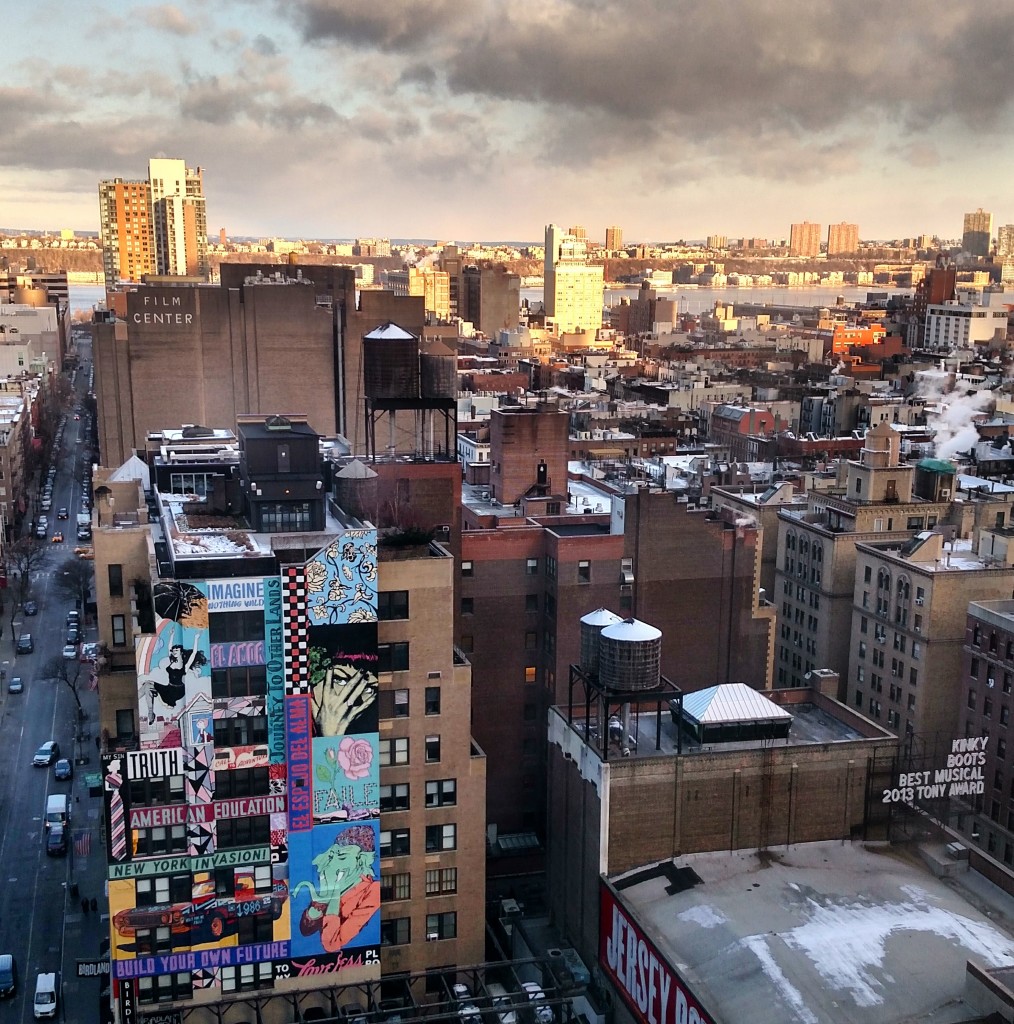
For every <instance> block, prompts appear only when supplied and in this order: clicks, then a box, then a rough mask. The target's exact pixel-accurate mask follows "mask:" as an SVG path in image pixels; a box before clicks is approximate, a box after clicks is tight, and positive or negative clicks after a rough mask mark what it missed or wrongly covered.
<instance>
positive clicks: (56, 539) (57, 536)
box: [52, 530, 63, 544]
mask: <svg viewBox="0 0 1014 1024" xmlns="http://www.w3.org/2000/svg"><path fill="white" fill-rule="evenodd" d="M52 543H54V544H62V543H63V530H57V531H56V533H54V534H53V541H52Z"/></svg>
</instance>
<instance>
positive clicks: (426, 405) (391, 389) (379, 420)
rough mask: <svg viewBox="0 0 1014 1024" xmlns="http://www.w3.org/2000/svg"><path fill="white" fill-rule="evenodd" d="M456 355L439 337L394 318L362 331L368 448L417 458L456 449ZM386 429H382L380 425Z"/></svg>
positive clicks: (446, 454)
mask: <svg viewBox="0 0 1014 1024" xmlns="http://www.w3.org/2000/svg"><path fill="white" fill-rule="evenodd" d="M457 369H458V368H457V356H456V355H455V354H454V352H453V351H451V350H450V349H449V348H447V347H446V346H445V345H444V344H443V343H442V342H440V341H433V342H420V339H419V338H418V337H417V336H416V335H414V334H412V333H411V332H410V331H406V330H404V329H403V328H401V327H399V326H398V325H397V324H395V323H386V324H384V325H383V326H381V327H378V328H376V329H375V330H373V331H370V333H369V334H366V335H364V336H363V394H364V395H365V398H366V448H367V454H368V456H369V457H370V458H371V459H373V460H375V459H376V457H377V427H378V425H379V424H386V441H385V439H384V438H383V437H382V438H381V442H380V443H381V447H382V451H386V452H387V454H389V455H403V456H408V457H411V458H416V459H419V458H421V459H432V458H434V457H441V458H450V457H453V456H454V454H455V452H456V450H457V432H458V423H457V420H458V407H457V388H458V372H457ZM381 433H383V430H382V431H381Z"/></svg>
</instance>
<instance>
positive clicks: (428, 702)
mask: <svg viewBox="0 0 1014 1024" xmlns="http://www.w3.org/2000/svg"><path fill="white" fill-rule="evenodd" d="M425 712H426V714H427V715H439V714H440V687H439V686H427V687H426V695H425Z"/></svg>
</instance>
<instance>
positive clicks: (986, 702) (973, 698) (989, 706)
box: [967, 690, 1010, 726]
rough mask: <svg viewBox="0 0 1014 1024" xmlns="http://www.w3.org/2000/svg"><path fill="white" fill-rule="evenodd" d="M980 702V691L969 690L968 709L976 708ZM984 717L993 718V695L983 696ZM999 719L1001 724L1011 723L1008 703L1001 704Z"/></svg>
mask: <svg viewBox="0 0 1014 1024" xmlns="http://www.w3.org/2000/svg"><path fill="white" fill-rule="evenodd" d="M978 703H979V695H978V692H977V691H976V690H969V691H968V701H967V705H968V710H969V711H974V710H975V708H976V705H977V704H978ZM982 717H983V718H992V717H993V698H992V697H984V698H983V701H982ZM999 720H1000V724H1001V725H1004V726H1006V725H1009V724H1010V708H1009V707H1008V706H1007V705H1006V704H1001V705H1000V715H999Z"/></svg>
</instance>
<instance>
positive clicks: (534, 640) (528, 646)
mask: <svg viewBox="0 0 1014 1024" xmlns="http://www.w3.org/2000/svg"><path fill="white" fill-rule="evenodd" d="M546 635H547V636H548V635H549V634H548V633H547V634H546ZM538 645H539V634H538V633H537V632H536V631H535V630H534V629H529V630H526V631H525V650H526V651H534V650H535V649H536V648H537V647H538Z"/></svg>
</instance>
